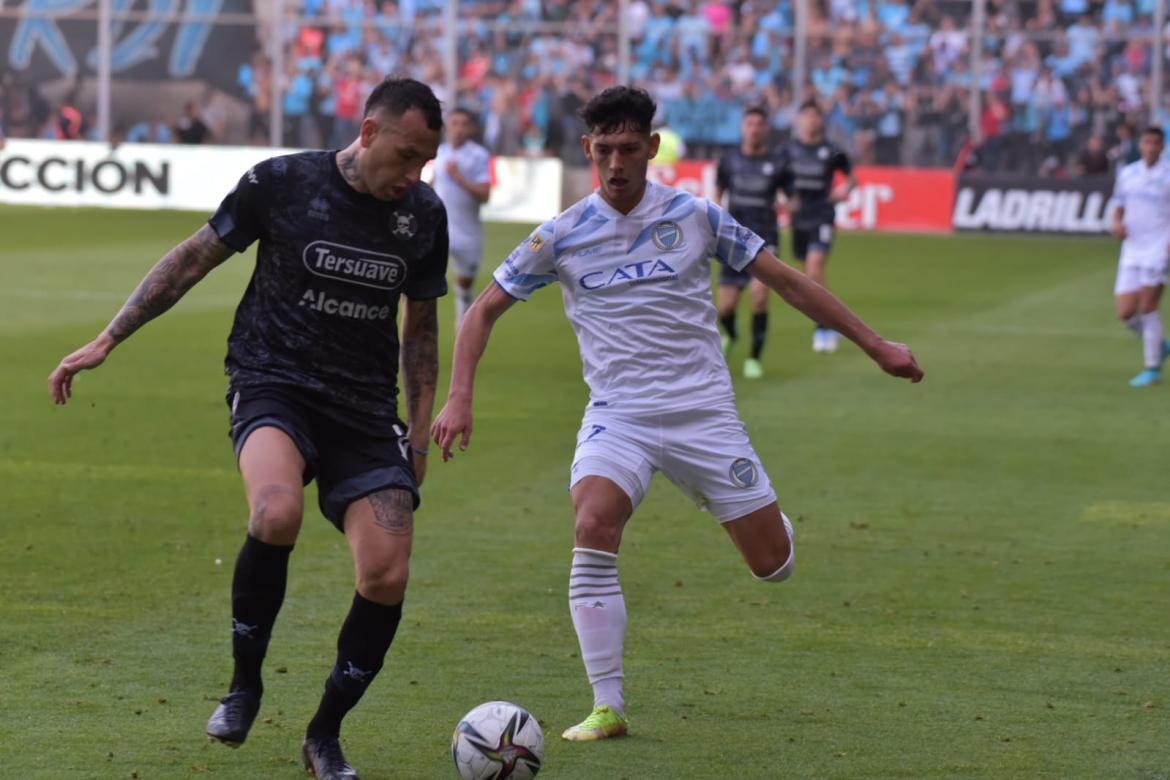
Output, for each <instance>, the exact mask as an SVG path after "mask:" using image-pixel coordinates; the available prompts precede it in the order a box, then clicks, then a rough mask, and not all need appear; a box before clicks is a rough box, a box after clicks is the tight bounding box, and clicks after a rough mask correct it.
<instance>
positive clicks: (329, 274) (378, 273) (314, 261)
mask: <svg viewBox="0 0 1170 780" xmlns="http://www.w3.org/2000/svg"><path fill="white" fill-rule="evenodd" d="M301 257H302V259H303V260H304V262H305V268H307V269H309V271H310V273H314V274H316V275H317V276H324V277H325V278H326V279H337V280H339V281H342V282H349V283H351V284H360V285H362V286H363V287H377V288H378V289H380V290H394V289H397V288H398V287H400V286H401V285H402V282H403V280H404V279H405V277H406V263H405V262H404V261H403V260H402V258H401V257H396V256H395V255H387V254H382V253H381V252H371V251H370V250H368V249H358V248H357V247H353V246H344V245H342V244H334V243H333V242H331V241H314V242H312V243H311V244H309V245H308V246H306V247H305V251H304V252H303V253H302V255H301Z"/></svg>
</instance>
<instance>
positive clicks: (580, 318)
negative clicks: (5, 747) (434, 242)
mask: <svg viewBox="0 0 1170 780" xmlns="http://www.w3.org/2000/svg"><path fill="white" fill-rule="evenodd" d="M654 112H655V104H654V101H653V99H651V97H650V96H649V95H648V94H647V93H646V92H645V91H643V90H641V89H634V88H631V87H625V86H617V87H610V88H609V89H607V90H605V91H604V92H602V93H600V94H599V95H597V96H595V97H594V98H593V99H592V100H590V101H589V103H588V104H587V105H586V106H585V108H584V109H583V110H582V112H581V116H582V119H583V120H584V121H585V125H586V127H587V128H588V134H587V135H586V136H584V137H583V138H582V145H583V146H584V149H585V155H586V157H588V158H589V160H590V161H591V162H592V163H593V165H594V166H596V169H597V175H598V179H599V181H600V182H601V186H600V188H599V189H598V190H597V191H596V192H594V193H593V194H592V195H590V196H589V197H587V198H585V199H584V200H582V201H580V202H578V203H577V204H575V205H573V206H572V207H570V208H569V209H568V210H567V211H565V212H563V213H562V214H560V215H559V216H557V217H556V218H554V219H552V220H550V221H548V222H546V223H545V224H543V225H541V226H540V227H539V228H538V229H537V230H536V231H535V232H534V233H533V234H532V236H531V237H530V238H529V239H528V240H527V241H525V242H524V243H522V244H521V245H520V246H519V247H517V248H516V249H515V251H513V252H512V254H511V255H509V256H508V259H507V260H505V261H504V263H503V265H501V266H500V267H499V268H498V269H496V272H495V275H494V277H495V284H493V285H490V286H489V287H487V288H486V289H485V290H484V291H483V293H482V294H481V295H480V296H479V298H478V300H477V301H476V302H475V304H474V305H473V306H472V307H471V308H470V309H469V310H468V312H467V315H466V317H465V318H464V321H463V327H462V329H461V330H460V331H459V335H458V337H457V338H456V341H455V357H454V361H453V366H452V373H451V388H450V393H449V395H448V400H447V405H446V407H445V408H444V409H443V411H442V412H440V413H439V416H438V417H437V418H436V419H435V424H434V425H433V426H432V428H431V432H432V434H433V436H434V438H435V442H436V443H437V444H438V445H440V446H441V447H442V450H443V459H444V460H447V459H448V458H450V457H451V447H452V445H453V444H454V442H455V440H456V439H457V438H458V439H459V440H460V442H459V443H460V447H461V448H462V449H466V447H467V444H468V440H469V438H470V436H471V429H472V411H471V407H472V389H473V385H474V377H475V368H476V365H477V363H478V362H479V359H480V357H481V356H482V355H483V352H484V349H485V348H486V346H487V341H488V336H489V334H490V332H491V329H492V325H493V324H494V323H495V321H496V319H497V318H499V317H500V315H502V314H503V313H504V312H505V311H506V310H507V309H508V308H509V307H511V306H512V304H514V303H515V302H516V301H517V300H527V299H528V297H529V295H531V293H532V292H533V291H535V290H536V289H537V288H540V287H543V286H545V285H547V284H551V283H552V282H560V283H561V293H562V295H563V298H564V305H565V313H566V315H567V316H568V317H569V320H570V322H571V323H572V325H573V329H574V331H576V334H577V339H578V341H579V343H580V348H581V360H582V363H583V364H584V370H585V380H586V382H587V383H588V385H589V389H590V398H589V404H588V407H587V408H586V412H585V418H584V421H583V423H582V426H581V430H580V433H579V434H578V435H577V451H576V454H575V456H574V458H573V465H572V471H571V476H570V481H569V486H570V490H571V494H572V499H573V506H574V509H575V512H576V530H575V541H576V546H575V547H574V549H573V562H572V568H571V570H570V575H569V605H570V611H571V614H572V619H573V626H574V628H575V629H576V632H577V638H578V641H579V642H580V645H581V657H582V659H583V660H584V662H585V670H586V673H587V674H588V677H589V682H590V683H591V684H592V686H593V693H594V709H593V712H592V713H591V714H590V715H589V717H588V718H586V719H585V720H584V721H583V722H581V723H579V724H577V725H576V726H572V727H570V728H569V729H567V730H566V731H565V732H564V734H563V735H562V736H563V737H564V738H565V739H568V740H573V741H589V740H596V739H603V738H606V737H616V736H621V735H623V734H626V733H627V731H628V721H627V719H626V715H625V701H624V698H623V689H622V645H623V640H624V637H625V630H626V607H625V601H624V599H623V598H622V591H621V585H620V583H619V581H618V573H617V553H618V546H619V544H620V542H621V535H622V528H623V527H624V525H625V523H626V521H627V520H628V519H629V517H630V515H631V514H632V513H633V511H634V508H635V507H637V505H638V503H639V502H640V501H641V500H642V498H643V496H644V495H645V494H646V488H647V486H648V485H649V483H650V478H651V476H652V475H653V474H654V472H656V471H662V472H663V473H664V474H666V476H667V477H668V478H669V479H670V480H671V481H672V482H674V483H675V484H676V485H678V486H679V488H681V489H682V490H683V491H684V492H685V493H687V494H688V495H690V496H691V497H692V498H694V500H695V501H696V502H697V503H698V504H699V505H700V506H703V507H705V508H706V509H707V510H708V511H710V512H711V514H712V515H714V517H715V519H716V520H718V521H719V522H720V523H721V524H722V525H723V528H724V529H725V530H726V531H727V533H728V534H729V535H730V536H731V539H732V541H733V542H734V543H735V545H736V546H737V547H738V548H739V550H740V552H741V554H742V555H743V558H744V560H745V561H746V563H747V565H748V567H749V568H750V569H751V571H752V573H753V574H754V575H755V576H756V577H757V578H759V579H761V580H767V581H770V582H780V581H782V580H785V579H787V578H788V577H789V575H791V573H792V570H793V561H794V557H793V542H792V526H791V524H790V523H789V522H788V520H787V518H786V517H785V516H784V515H783V514H782V513H781V511H780V507H779V506H778V505H777V502H776V493H775V491H774V490H773V489H772V484H771V482H770V481H769V479H768V475H767V474H766V473H765V472H764V469H763V467H762V466H761V465H760V461H759V458H758V457H757V456H756V452H755V450H754V449H753V448H752V444H751V441H749V439H748V436H747V432H746V430H745V429H744V425H743V423H742V422H741V421H740V419H739V413H738V411H737V410H736V406H735V396H734V394H733V391H732V385H731V375H730V373H729V372H728V369H727V363H726V361H725V360H724V359H723V353H722V349H721V344H720V336H719V329H718V327H717V325H716V312H715V307H714V305H713V304H712V302H711V259H710V258H711V256H712V255H714V256H715V257H717V258H718V259H719V260H720V262H723V263H725V264H727V265H729V266H731V267H732V268H734V269H736V270H742V269H745V268H746V269H748V270H749V271H750V272H751V273H752V274H753V275H754V276H755V277H756V278H758V279H760V280H761V281H763V282H764V283H765V284H766V285H768V286H769V287H771V288H772V289H773V290H775V291H776V292H777V293H779V294H780V296H781V297H782V298H784V300H786V301H787V302H788V303H790V304H791V305H793V306H795V307H796V308H797V309H799V310H800V311H802V312H804V313H805V314H807V315H808V316H810V317H812V318H813V319H815V320H816V321H817V322H824V323H827V324H828V325H830V326H831V327H833V328H834V329H835V330H837V331H838V332H840V333H842V334H844V335H846V336H847V337H849V338H850V339H852V340H853V341H855V342H856V343H857V344H858V345H859V346H861V348H862V349H863V350H865V352H866V353H867V354H868V355H869V356H870V357H871V358H872V359H873V360H874V361H876V362H877V363H878V365H880V366H881V367H882V368H883V369H884V370H885V371H887V372H888V373H890V374H893V375H895V376H900V377H907V378H909V379H910V380H911V381H915V382H917V381H918V380H920V379H921V378H922V371H921V369H920V368H919V367H918V365H917V363H915V361H914V357H913V355H911V353H910V350H909V349H908V348H907V347H906V346H904V345H902V344H894V343H891V342H889V341H885V340H883V339H882V338H881V337H880V336H878V335H877V333H875V332H874V331H873V330H872V329H870V328H869V326H867V325H866V324H865V323H863V322H862V321H861V320H860V319H858V318H857V316H856V315H854V314H853V313H852V312H851V311H850V310H849V309H847V308H846V307H845V306H844V305H843V304H842V303H841V302H840V301H838V300H837V299H836V298H834V297H833V296H832V294H831V293H829V292H828V291H826V290H825V289H824V288H823V287H821V286H820V285H817V284H816V283H814V282H812V281H811V280H809V279H808V278H807V277H806V276H804V275H803V274H801V273H800V272H799V271H797V270H796V269H793V268H790V267H789V266H786V265H784V264H782V263H781V262H780V261H778V260H777V259H776V257H775V256H774V255H773V254H772V253H771V252H769V251H767V250H765V249H763V247H764V241H763V239H761V238H760V237H759V236H757V235H756V234H755V233H753V232H752V231H750V230H748V229H747V228H744V227H742V226H741V225H739V224H738V223H737V222H736V221H735V220H734V219H732V218H731V215H729V214H728V213H727V212H725V211H724V210H723V209H722V208H720V207H719V206H717V205H715V204H714V203H712V202H710V201H708V200H705V199H703V198H697V197H694V196H692V195H690V194H688V193H685V192H682V191H681V190H677V189H674V188H672V187H666V186H663V185H659V184H655V183H652V182H648V181H647V180H646V169H647V166H648V163H649V161H650V159H651V158H652V157H654V155H655V153H656V152H657V149H658V136H657V134H652V133H651V132H650V122H651V119H652V118H653V116H654Z"/></svg>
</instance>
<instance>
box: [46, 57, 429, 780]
mask: <svg viewBox="0 0 1170 780" xmlns="http://www.w3.org/2000/svg"><path fill="white" fill-rule="evenodd" d="M441 129H442V114H441V110H440V106H439V102H438V100H437V99H436V98H435V96H434V93H432V92H431V90H430V88H429V87H427V86H426V85H425V84H422V83H420V82H417V81H414V80H411V79H387V80H386V81H384V82H382V83H381V84H380V85H378V86H377V87H375V89H374V90H373V92H372V93H371V94H370V97H369V100H368V101H367V103H366V110H365V117H364V119H363V120H362V123H361V129H360V135H359V136H358V138H357V139H356V140H355V141H354V142H353V143H352V144H350V146H349V147H347V148H346V149H343V150H341V151H338V152H304V153H300V154H293V155H288V156H285V157H274V158H271V159H269V160H266V161H264V162H262V163H260V164H258V165H256V166H255V167H253V168H252V169H251V170H249V171H248V172H247V173H245V174H244V176H243V177H242V178H241V179H240V182H239V184H238V185H237V186H236V188H235V189H234V190H233V191H232V192H231V193H230V194H229V195H228V196H227V197H226V198H225V199H224V201H223V203H222V205H221V206H220V207H219V210H218V211H216V213H215V214H214V216H212V217H211V219H210V220H209V221H208V224H206V225H204V226H203V227H201V228H200V229H199V230H198V231H196V232H195V234H194V235H192V236H191V237H190V238H188V239H186V240H185V241H183V242H182V243H181V244H179V245H178V246H176V247H175V248H174V249H172V250H171V251H170V252H168V253H167V254H166V256H164V257H163V258H162V259H161V260H160V261H159V262H158V263H157V264H156V265H155V266H154V268H153V269H152V270H151V271H150V272H149V273H148V274H147V276H146V278H145V279H144V280H143V281H142V283H141V284H140V285H139V286H138V289H136V290H135V291H134V293H133V294H132V295H131V296H130V299H129V300H128V301H127V302H126V304H125V306H123V307H122V310H121V311H120V312H119V313H118V315H117V316H116V317H115V318H114V320H113V321H112V322H111V323H110V324H109V326H107V328H106V329H105V331H103V332H102V334H101V335H100V336H98V337H97V338H96V339H95V340H94V341H92V342H91V343H90V344H88V345H86V346H84V347H82V348H81V349H79V350H78V351H76V352H74V353H73V354H71V355H69V356H68V357H66V358H65V359H64V360H62V361H61V364H60V365H59V366H58V367H57V369H56V370H55V371H53V374H52V375H51V376H50V377H49V386H50V391H51V393H52V396H53V399H54V400H55V401H56V402H57V403H59V404H63V403H65V402H66V400H67V399H68V398H69V397H70V395H71V392H72V382H73V377H74V375H75V374H77V373H78V372H79V371H82V370H85V369H91V368H96V367H97V366H98V365H100V364H101V363H102V361H103V360H105V358H106V357H107V356H108V355H109V353H110V352H111V351H112V350H113V348H114V347H115V346H117V345H118V344H120V343H121V342H122V341H124V340H125V339H126V338H127V337H129V336H130V335H131V334H132V333H134V332H135V331H136V330H138V329H139V328H140V327H142V326H143V325H145V324H146V323H147V322H148V321H150V320H151V319H154V318H155V317H157V316H158V315H160V314H162V313H163V312H164V311H166V310H167V309H169V308H170V307H171V306H172V305H174V304H175V302H176V301H178V300H179V298H181V297H182V296H183V294H184V293H186V292H187V291H188V290H189V289H190V288H191V287H192V286H193V285H194V284H195V283H196V282H198V281H199V280H200V279H202V278H203V277H204V276H205V275H206V274H207V273H208V272H209V271H210V270H211V269H213V268H215V267H216V266H217V265H219V264H220V263H223V262H224V261H225V260H227V259H228V258H229V257H230V256H231V255H232V254H234V253H235V252H242V251H244V250H245V249H247V248H248V246H249V245H251V244H252V243H253V242H254V241H259V242H260V245H259V249H258V252H257V258H256V268H255V271H254V272H253V275H252V279H251V281H250V282H249V284H248V287H247V290H246V291H245V292H244V297H243V299H242V300H241V302H240V305H239V308H238V309H237V310H236V318H235V324H234V326H233V327H232V331H231V335H230V337H229V339H228V355H227V360H226V370H227V374H228V377H229V390H228V403H229V405H230V409H231V436H232V439H233V442H234V444H235V451H236V457H237V460H238V463H239V467H240V473H241V476H242V477H243V481H244V490H245V493H246V495H247V499H248V506H249V510H250V517H249V521H248V534H247V537H246V539H245V541H244V545H243V548H242V549H241V551H240V554H239V557H238V558H237V560H236V566H235V574H234V578H233V580H232V654H233V657H234V659H235V670H234V674H233V676H232V681H231V686H230V692H229V693H228V695H227V696H225V697H224V698H223V699H222V700H221V702H220V705H219V707H218V708H217V709H216V710H215V713H214V714H213V715H212V717H211V719H210V721H208V723H207V734H208V735H209V736H211V737H213V738H215V739H218V740H220V741H221V742H224V743H227V744H228V745H230V746H232V747H237V746H239V745H240V744H241V743H242V742H243V741H244V739H245V738H246V737H247V735H248V730H249V729H250V728H251V726H252V723H253V721H254V720H255V718H256V714H257V712H258V711H259V708H260V697H261V694H262V693H263V685H262V682H261V675H260V668H261V663H262V662H263V659H264V655H265V652H266V650H267V647H268V640H269V637H270V635H271V633H272V626H273V623H274V622H275V620H276V615H277V612H278V611H279V610H280V606H281V602H282V601H283V598H284V591H285V583H286V579H287V574H288V561H289V554H290V553H291V552H292V548H293V543H294V542H295V541H296V538H297V534H298V532H299V531H300V527H301V519H302V515H303V511H304V485H305V484H307V483H308V482H309V481H310V480H312V479H313V478H316V479H317V483H318V488H319V493H320V507H321V511H322V513H323V514H324V515H325V516H326V517H327V518H328V519H329V520H330V521H331V522H332V523H333V524H334V525H335V526H337V528H338V530H340V531H342V532H343V533H344V534H345V536H346V540H347V541H348V543H349V546H350V550H351V552H352V554H353V559H354V569H355V575H356V593H355V594H354V597H353V603H352V606H351V608H350V612H349V615H348V616H347V617H346V619H345V622H344V624H343V625H342V627H341V633H340V635H339V637H338V640H337V657H336V662H335V664H334V666H333V670H332V672H331V673H330V674H329V676H328V678H327V679H326V682H325V692H324V695H323V696H322V698H321V703H320V706H319V708H318V710H317V713H316V714H315V715H314V716H313V718H312V720H311V721H310V723H309V726H308V729H307V731H306V736H305V741H304V744H303V747H302V753H303V757H304V761H305V765H306V767H307V768H308V769H309V770H310V771H311V772H313V773H315V774H316V775H317V776H318V777H319V778H322V780H337V779H339V778H355V777H357V774H356V773H355V772H354V770H353V768H352V767H351V766H350V765H349V763H348V762H347V761H346V760H345V757H344V755H342V752H341V745H340V742H339V738H338V737H339V731H340V728H341V720H342V718H343V717H345V715H346V713H347V712H349V710H350V709H352V708H353V707H354V705H356V704H357V702H358V700H359V699H360V698H361V696H362V694H363V693H364V692H365V690H366V688H367V687H368V686H369V684H370V682H371V680H372V679H373V678H374V675H376V674H377V673H378V670H379V669H381V667H382V664H383V660H384V658H385V656H386V652H387V650H388V649H389V647H390V643H391V641H392V640H393V638H394V633H395V631H396V629H397V627H398V624H399V621H400V619H401V615H402V601H403V595H404V593H405V590H406V581H407V573H408V565H409V559H410V547H411V540H412V535H413V527H414V519H413V512H414V510H415V509H416V508H417V506H418V501H419V498H418V486H419V485H420V484H421V483H422V480H423V476H424V475H425V473H426V460H425V458H426V455H427V436H428V429H429V428H430V422H431V414H432V410H433V405H434V397H435V384H436V381H437V377H438V349H437V345H438V320H437V318H436V316H435V305H436V298H438V297H439V296H441V295H444V294H445V293H446V291H447V285H446V281H445V279H446V270H447V268H446V266H447V220H446V214H445V211H444V209H443V205H442V203H441V202H440V201H439V199H438V197H437V196H436V195H435V193H434V191H433V190H432V189H431V188H430V187H429V186H427V185H425V184H420V183H419V176H420V175H421V173H422V168H423V165H424V164H425V163H426V162H427V161H428V160H430V159H431V158H433V157H434V156H435V152H436V149H437V148H438V145H439V135H440V131H441ZM403 296H405V297H404V298H403ZM400 299H403V300H404V311H403V322H402V336H401V341H399V334H398V330H397V326H396V321H397V314H398V307H399V301H400ZM400 360H401V367H402V378H403V383H404V386H405V394H406V406H407V414H406V422H405V423H404V422H403V421H402V420H400V419H399V417H398V400H397V396H398V387H397V374H398V368H399V361H400Z"/></svg>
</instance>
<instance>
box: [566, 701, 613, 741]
mask: <svg viewBox="0 0 1170 780" xmlns="http://www.w3.org/2000/svg"><path fill="white" fill-rule="evenodd" d="M629 733H630V721H629V720H627V719H626V716H625V715H622V714H621V713H620V712H618V711H617V710H615V709H614V708H613V707H610V706H609V705H608V704H602V705H601V706H599V707H594V708H593V712H591V713H589V717H588V718H586V719H585V720H583V721H581V722H580V723H578V724H577V725H576V726H570V727H569V728H567V729H565V732H564V733H563V734H561V739H567V740H569V741H570V742H593V741H594V740H598V739H608V738H609V737H624V736H625V735H626V734H629Z"/></svg>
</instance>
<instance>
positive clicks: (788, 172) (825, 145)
mask: <svg viewBox="0 0 1170 780" xmlns="http://www.w3.org/2000/svg"><path fill="white" fill-rule="evenodd" d="M780 164H781V166H782V167H783V172H782V176H783V180H784V190H785V192H787V193H788V194H789V195H790V196H791V195H795V196H796V197H797V198H798V200H799V207H798V209H797V211H796V213H795V214H793V215H792V226H793V227H794V228H798V229H809V228H814V227H816V226H817V225H823V224H826V223H827V224H832V223H833V216H834V208H833V204H832V203H830V202H829V193H831V192H832V191H833V176H834V175H835V174H836V173H837V171H840V172H841V173H844V174H846V175H848V174H850V173H852V171H853V165H852V164H851V163H850V162H849V155H847V154H845V152H844V151H842V150H841V148H840V147H838V146H837V145H836V144H833V143H831V142H829V141H822V142H821V143H819V144H805V143H801V142H800V141H797V140H792V141H789V142H788V143H787V144H786V145H785V146H784V150H783V153H782V154H781V156H780Z"/></svg>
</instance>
